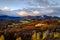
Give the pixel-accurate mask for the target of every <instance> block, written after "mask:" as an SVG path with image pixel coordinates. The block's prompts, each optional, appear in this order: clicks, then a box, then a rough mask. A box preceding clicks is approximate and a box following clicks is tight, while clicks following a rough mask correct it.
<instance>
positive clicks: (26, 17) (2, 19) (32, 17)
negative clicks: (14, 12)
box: [0, 15, 60, 21]
mask: <svg viewBox="0 0 60 40" xmlns="http://www.w3.org/2000/svg"><path fill="white" fill-rule="evenodd" d="M51 18H53V19H60V17H57V16H47V15H42V16H23V17H13V16H7V15H0V21H4V20H21V19H38V20H46V19H51Z"/></svg>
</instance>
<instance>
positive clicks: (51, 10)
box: [43, 9, 54, 14]
mask: <svg viewBox="0 0 60 40" xmlns="http://www.w3.org/2000/svg"><path fill="white" fill-rule="evenodd" d="M53 12H54V10H53V9H46V10H44V11H43V13H45V14H47V13H48V14H49V13H53Z"/></svg>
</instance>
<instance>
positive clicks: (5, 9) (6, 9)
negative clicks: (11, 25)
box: [2, 6, 11, 11]
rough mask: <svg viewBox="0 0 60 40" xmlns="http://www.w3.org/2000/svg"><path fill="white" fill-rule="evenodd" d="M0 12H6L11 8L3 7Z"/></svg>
mask: <svg viewBox="0 0 60 40" xmlns="http://www.w3.org/2000/svg"><path fill="white" fill-rule="evenodd" d="M2 10H4V11H8V10H11V8H9V7H7V6H5V7H4V8H2Z"/></svg>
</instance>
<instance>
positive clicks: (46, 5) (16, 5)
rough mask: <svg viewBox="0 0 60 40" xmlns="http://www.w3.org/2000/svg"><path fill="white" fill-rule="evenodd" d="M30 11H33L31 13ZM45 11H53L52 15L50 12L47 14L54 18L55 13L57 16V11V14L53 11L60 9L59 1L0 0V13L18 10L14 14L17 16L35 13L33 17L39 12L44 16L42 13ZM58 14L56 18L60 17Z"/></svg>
mask: <svg viewBox="0 0 60 40" xmlns="http://www.w3.org/2000/svg"><path fill="white" fill-rule="evenodd" d="M31 8H32V9H31ZM38 8H39V10H38ZM30 9H31V10H33V11H31V10H30ZM34 9H35V10H34ZM47 9H48V12H49V11H51V10H52V11H51V12H53V11H54V12H53V13H52V14H50V13H51V12H50V13H47V14H49V15H53V16H56V14H57V13H58V14H59V11H58V12H57V13H55V11H57V10H59V9H60V0H0V10H2V11H5V10H9V11H11V10H19V12H15V13H14V14H17V15H20V14H21V15H24V13H25V14H26V15H27V13H28V14H29V15H33V13H32V12H37V13H35V15H36V14H37V15H38V13H39V12H41V13H39V14H44V13H43V12H45V11H47ZM54 9H55V10H54ZM26 10H29V11H31V12H28V11H26ZM38 11H39V12H38ZM31 13H32V14H31ZM54 13H55V14H54ZM0 14H1V13H0ZM4 14H5V13H4ZM14 14H13V15H14ZM58 14H57V16H60V14H59V15H58ZM8 15H12V13H11V14H8ZM21 15H20V16H21ZM14 16H15V15H14Z"/></svg>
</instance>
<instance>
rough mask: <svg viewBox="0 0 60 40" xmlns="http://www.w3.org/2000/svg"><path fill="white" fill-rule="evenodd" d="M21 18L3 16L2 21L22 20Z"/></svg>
mask: <svg viewBox="0 0 60 40" xmlns="http://www.w3.org/2000/svg"><path fill="white" fill-rule="evenodd" d="M20 19H21V17H12V16H7V15H2V16H0V21H4V20H20Z"/></svg>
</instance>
